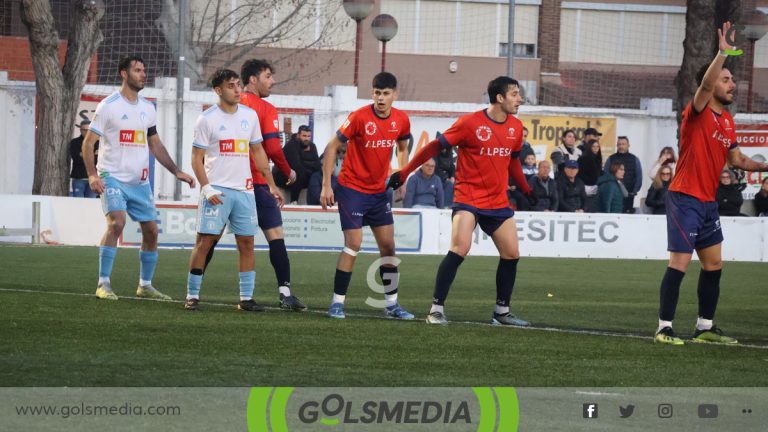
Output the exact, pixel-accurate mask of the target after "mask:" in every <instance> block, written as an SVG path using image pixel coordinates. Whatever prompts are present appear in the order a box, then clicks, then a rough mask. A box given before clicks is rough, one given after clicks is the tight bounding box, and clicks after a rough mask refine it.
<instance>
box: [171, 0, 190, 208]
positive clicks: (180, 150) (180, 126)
mask: <svg viewBox="0 0 768 432" xmlns="http://www.w3.org/2000/svg"><path fill="white" fill-rule="evenodd" d="M186 6H187V0H179V61H178V65H177V69H176V73H177V75H176V166H177V167H178V168H179V169H181V159H182V157H183V154H184V134H183V131H184V61H185V60H184V44H185V43H186V42H185V39H184V17H185V12H186V10H185V8H186ZM174 180H175V181H174V183H173V200H174V201H181V181H180V180H179V179H178V178H176V179H174Z"/></svg>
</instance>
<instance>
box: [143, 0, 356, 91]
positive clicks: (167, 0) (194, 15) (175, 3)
mask: <svg viewBox="0 0 768 432" xmlns="http://www.w3.org/2000/svg"><path fill="white" fill-rule="evenodd" d="M341 4H342V3H341V2H340V1H334V0H239V1H235V2H232V1H231V0H212V1H208V2H206V3H205V4H204V5H203V6H202V8H201V9H199V10H197V11H192V10H191V8H187V11H186V12H187V13H186V14H185V16H184V18H183V19H182V20H183V23H182V25H184V26H185V29H186V32H187V37H186V38H185V44H184V45H185V46H184V49H185V56H184V57H185V67H186V68H187V70H189V71H190V75H191V76H190V78H191V79H192V81H193V82H195V81H197V82H198V83H199V82H203V81H204V80H205V73H206V71H207V70H209V69H210V66H212V65H213V66H216V67H227V68H232V67H233V66H235V67H237V66H239V64H240V63H241V62H242V59H243V56H245V55H246V54H247V53H249V52H251V51H252V50H253V49H254V48H257V47H281V46H283V44H285V43H288V42H290V44H291V46H290V49H286V50H285V51H284V53H285V54H284V55H281V56H279V57H278V58H275V59H272V63H273V64H275V65H276V66H279V65H280V64H281V63H285V64H291V66H293V67H291V68H290V69H291V70H292V71H293V73H292V74H290V75H282V76H281V78H282V81H281V82H285V81H288V80H293V79H307V78H311V77H312V76H314V75H317V74H319V73H322V72H323V71H325V70H327V69H329V68H330V64H327V65H318V64H317V63H315V62H313V63H312V68H303V67H301V66H302V64H301V60H299V61H298V66H299V67H296V66H297V64H296V63H297V59H303V61H305V62H306V61H311V60H308V58H307V57H310V58H311V57H312V56H311V55H310V54H309V53H311V52H312V50H316V49H323V48H333V42H332V41H331V39H330V37H329V36H330V35H331V33H332V32H338V31H339V30H340V29H343V28H345V27H346V26H349V25H350V22H351V20H349V19H345V20H341V21H339V20H336V18H335V17H336V13H337V11H339V10H340V8H341ZM178 7H179V0H163V12H162V14H161V16H160V18H159V19H158V20H157V23H158V26H159V27H160V28H161V29H162V31H163V33H164V34H165V36H166V40H167V41H168V44H169V46H170V47H171V49H172V50H173V51H174V53H178V52H179V47H178V37H177V35H178V26H179V11H178ZM265 22H266V23H270V24H269V25H264V24H263V23H265ZM292 63H293V64H292ZM301 71H309V72H305V73H303V74H302V73H301Z"/></svg>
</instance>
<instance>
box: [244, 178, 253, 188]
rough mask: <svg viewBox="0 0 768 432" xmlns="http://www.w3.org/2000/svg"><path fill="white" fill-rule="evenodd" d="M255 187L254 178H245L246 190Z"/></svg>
mask: <svg viewBox="0 0 768 432" xmlns="http://www.w3.org/2000/svg"><path fill="white" fill-rule="evenodd" d="M251 189H253V179H252V178H249V179H245V190H251Z"/></svg>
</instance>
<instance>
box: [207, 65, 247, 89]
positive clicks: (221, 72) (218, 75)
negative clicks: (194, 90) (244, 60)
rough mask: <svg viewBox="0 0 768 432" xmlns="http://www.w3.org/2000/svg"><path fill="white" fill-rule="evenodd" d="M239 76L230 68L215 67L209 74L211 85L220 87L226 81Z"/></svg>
mask: <svg viewBox="0 0 768 432" xmlns="http://www.w3.org/2000/svg"><path fill="white" fill-rule="evenodd" d="M238 78H240V77H239V76H238V75H237V72H235V71H233V70H231V69H217V70H216V72H214V73H213V75H211V87H214V88H215V87H221V85H222V84H224V83H225V82H227V81H230V80H233V79H238Z"/></svg>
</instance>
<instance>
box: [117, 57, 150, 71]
mask: <svg viewBox="0 0 768 432" xmlns="http://www.w3.org/2000/svg"><path fill="white" fill-rule="evenodd" d="M133 62H137V63H141V64H143V65H145V66H146V65H147V64H146V63H144V59H143V58H141V57H140V56H137V55H130V56H125V57H122V58H120V61H119V62H117V73H118V74H119V73H120V72H122V71H128V69H129V68H130V67H131V63H133Z"/></svg>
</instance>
